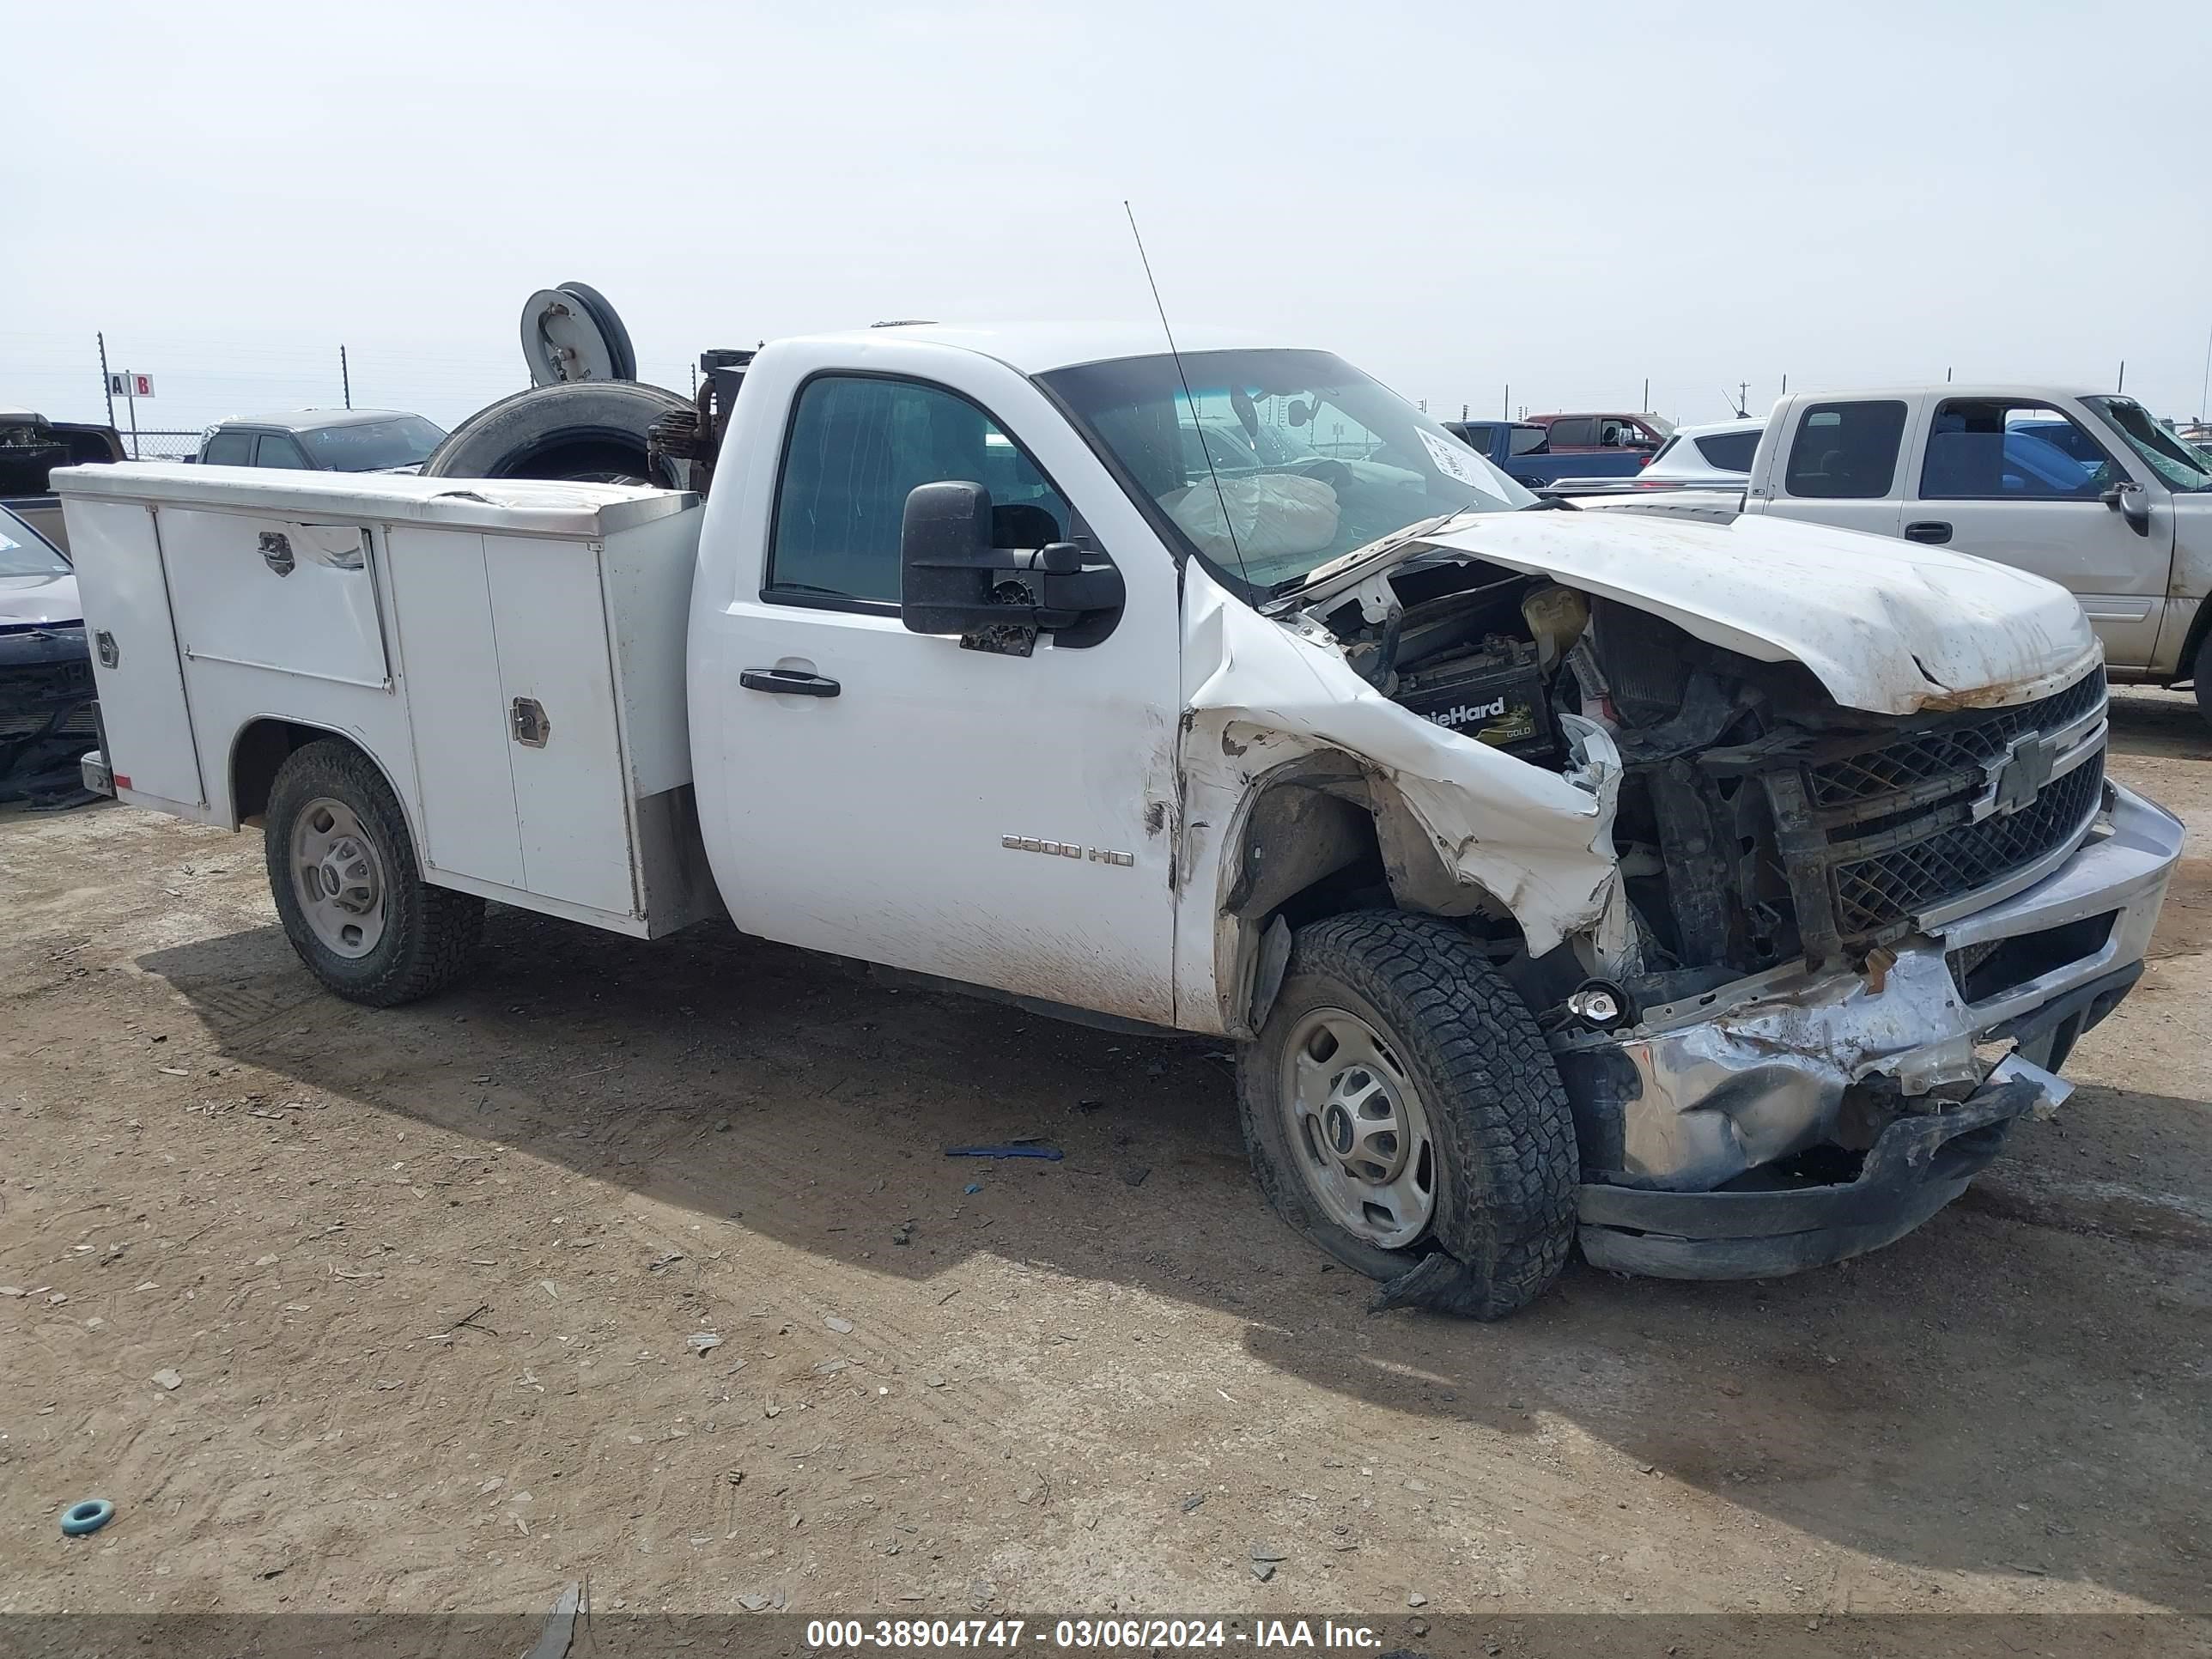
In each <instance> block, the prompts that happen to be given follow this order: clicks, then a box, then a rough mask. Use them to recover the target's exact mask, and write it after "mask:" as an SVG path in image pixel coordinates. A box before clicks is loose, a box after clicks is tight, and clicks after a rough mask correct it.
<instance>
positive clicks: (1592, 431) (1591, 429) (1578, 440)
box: [1552, 416, 1597, 449]
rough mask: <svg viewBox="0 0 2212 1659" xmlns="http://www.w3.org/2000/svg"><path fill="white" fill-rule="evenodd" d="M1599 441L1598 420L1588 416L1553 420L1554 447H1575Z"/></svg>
mask: <svg viewBox="0 0 2212 1659" xmlns="http://www.w3.org/2000/svg"><path fill="white" fill-rule="evenodd" d="M1596 441H1597V422H1595V421H1594V420H1592V419H1590V418H1589V416H1579V417H1577V419H1574V420H1571V421H1554V422H1552V447H1553V448H1554V449H1575V448H1578V447H1588V446H1589V445H1591V444H1594V443H1595V442H1596Z"/></svg>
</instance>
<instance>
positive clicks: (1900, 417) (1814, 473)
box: [1753, 398, 1905, 501]
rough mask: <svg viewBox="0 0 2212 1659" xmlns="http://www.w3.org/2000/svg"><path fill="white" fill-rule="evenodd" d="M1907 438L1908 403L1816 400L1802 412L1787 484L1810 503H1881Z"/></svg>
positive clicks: (1789, 488) (1791, 456)
mask: <svg viewBox="0 0 2212 1659" xmlns="http://www.w3.org/2000/svg"><path fill="white" fill-rule="evenodd" d="M1904 438H1905V404H1903V403H1902V402H1898V401H1892V400H1890V399H1887V398H1884V399H1881V400H1878V401H1875V402H1869V403H1853V404H1814V405H1813V406H1812V407H1811V408H1810V409H1808V410H1806V411H1805V412H1804V414H1802V416H1798V419H1797V435H1796V440H1795V441H1793V442H1792V443H1791V444H1790V466H1789V470H1788V471H1786V472H1785V473H1784V475H1783V488H1784V489H1787V490H1788V491H1789V492H1790V494H1791V495H1796V496H1800V497H1802V498H1804V499H1806V500H1808V501H1879V500H1881V497H1883V496H1884V495H1888V494H1889V486H1890V483H1891V482H1892V480H1893V479H1894V478H1895V477H1897V449H1898V446H1899V443H1901V442H1902V441H1904ZM1753 447H1754V448H1756V447H1757V446H1756V445H1754V446H1753Z"/></svg>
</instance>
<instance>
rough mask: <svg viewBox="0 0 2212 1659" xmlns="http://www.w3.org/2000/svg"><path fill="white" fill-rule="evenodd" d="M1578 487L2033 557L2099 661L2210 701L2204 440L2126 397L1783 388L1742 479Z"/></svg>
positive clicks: (1718, 515)
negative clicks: (1728, 486)
mask: <svg viewBox="0 0 2212 1659" xmlns="http://www.w3.org/2000/svg"><path fill="white" fill-rule="evenodd" d="M1583 505H1584V506H1586V507H1591V508H1600V509H1602V508H1613V509H1618V510H1623V511H1631V512H1638V513H1673V514H1677V515H1680V516H1683V517H1688V518H1695V519H1701V520H1707V521H1709V522H1713V523H1721V524H1726V523H1730V522H1732V521H1734V520H1735V519H1736V518H1737V516H1738V515H1739V514H1746V515H1762V516H1766V517H1771V518H1787V519H1798V520H1810V521H1813V522H1816V523H1820V524H1829V525H1835V526H1841V527H1843V528H1845V529H1850V530H1870V531H1873V532H1876V533H1877V534H1880V535H1884V536H1899V537H1902V538H1905V540H1907V541H1911V542H1917V543H1920V544H1923V545H1924V546H1930V547H1948V548H1952V549H1955V550H1959V551H1961V552H1966V553H1973V554H1978V555H1979V556H1982V557H1984V558H1987V559H1995V560H1996V561H1998V562H2000V563H2003V564H2010V565H2015V566H2018V567H2019V568H2021V569H2023V570H2032V571H2034V572H2035V573H2036V574H2039V575H2042V576H2047V577H2049V578H2050V579H2051V580H2053V581H2056V582H2057V583H2059V584H2060V585H2061V586H2064V587H2065V588H2067V589H2068V590H2069V592H2072V593H2073V594H2074V596H2075V598H2076V599H2079V600H2080V601H2081V608H2082V610H2083V611H2085V612H2087V616H2088V618H2089V622H2090V623H2091V625H2092V626H2093V628H2094V629H2096V631H2097V635H2098V637H2099V638H2100V640H2101V641H2103V642H2104V647H2105V659H2106V672H2107V673H2108V674H2109V675H2110V676H2111V677H2112V678H2113V679H2114V680H2118V681H2126V682H2131V683H2136V684H2152V685H2193V686H2194V687H2195V688H2196V691H2197V703H2198V705H2199V707H2201V708H2203V710H2204V712H2205V714H2206V717H2207V718H2208V719H2212V605H2208V604H2206V603H2205V600H2204V595H2205V593H2206V592H2207V590H2208V588H2212V457H2207V456H2206V455H2205V453H2203V451H2201V450H2198V449H2196V448H2193V447H2191V446H2190V445H2188V444H2185V443H2184V442H2183V441H2181V440H2180V439H2179V437H2177V436H2175V435H2174V434H2173V433H2172V432H2171V431H2169V430H2167V428H2166V426H2165V425H2164V424H2163V423H2162V422H2160V421H2159V420H2158V419H2157V418H2156V417H2155V416H2153V415H2152V414H2151V413H2150V411H2149V410H2147V409H2145V408H2144V407H2143V406H2142V404H2139V403H2137V402H2136V401H2135V399H2133V398H2124V397H2121V396H2118V394H2116V393H2110V392H2080V391H2069V390H2062V389H2059V388H2057V387H2052V386H1953V385H1943V386H1906V387H1902V388H1899V389H1898V390H1894V391H1875V392H1803V393H1792V394H1791V395H1790V396H1789V397H1787V398H1783V399H1782V400H1781V401H1780V402H1779V403H1778V404H1775V406H1774V411H1773V413H1772V414H1771V416H1769V417H1768V419H1767V425H1766V430H1765V434H1764V435H1763V436H1762V437H1761V438H1760V440H1759V451H1758V453H1757V454H1756V455H1754V456H1753V459H1752V468H1751V477H1750V480H1749V483H1748V485H1747V488H1746V489H1743V490H1742V491H1740V492H1738V491H1733V490H1731V491H1728V492H1726V493H1723V492H1720V491H1715V490H1668V491H1661V490H1652V491H1648V492H1645V491H1638V492H1636V493H1635V494H1634V495H1632V496H1629V497H1616V496H1609V495H1599V496H1592V497H1589V499H1587V500H1585V501H1583Z"/></svg>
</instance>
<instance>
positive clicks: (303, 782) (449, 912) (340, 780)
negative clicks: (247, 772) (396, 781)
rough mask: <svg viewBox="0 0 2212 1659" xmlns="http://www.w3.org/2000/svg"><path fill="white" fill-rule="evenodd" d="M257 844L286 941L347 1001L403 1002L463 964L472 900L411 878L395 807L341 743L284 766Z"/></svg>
mask: <svg viewBox="0 0 2212 1659" xmlns="http://www.w3.org/2000/svg"><path fill="white" fill-rule="evenodd" d="M263 842H264V849H265V851H266V854H267V857H268V862H269V890H270V896H272V897H274V898H275V899H276V915H277V917H278V919H279V920H280V921H283V924H284V934H285V937H286V938H288V939H290V940H291V941H292V948H293V949H294V950H295V951H298V952H299V955H300V960H301V961H302V962H304V963H307V968H308V970H309V971H310V972H312V973H313V975H314V976H315V977H316V978H317V979H319V980H320V981H322V982H323V983H324V984H325V986H327V987H329V988H330V989H331V990H333V991H335V992H337V994H338V995H340V996H342V997H344V998H345V999H346V1000H349V1001H351V1002H362V1003H367V1004H368V1005H369V1006H372V1007H379V1008H387V1007H391V1006H393V1005H394V1004H397V1003H402V1002H412V1001H414V1000H416V998H418V997H426V996H428V995H429V994H431V993H432V992H434V991H437V990H441V989H443V988H444V987H446V986H447V985H448V984H450V983H452V982H453V980H454V979H455V978H457V977H458V976H459V975H460V973H461V971H462V969H465V967H466V966H467V965H468V960H469V957H470V956H471V954H472V953H473V952H474V951H475V950H476V945H477V939H478V937H479V936H480V935H481V934H482V933H483V900H482V899H480V898H477V897H474V896H471V895H469V894H466V893H456V892H454V891H453V890H451V889H450V888H445V887H433V886H431V885H430V884H428V882H426V881H424V880H423V879H422V870H421V868H420V867H419V866H417V865H416V860H415V844H414V842H413V840H412V838H411V837H410V836H409V835H408V833H407V819H406V817H405V815H404V813H402V812H401V811H400V810H399V802H398V799H397V798H396V797H395V796H394V795H393V794H392V788H391V786H390V785H389V784H387V783H386V782H385V781H384V775H383V774H382V773H381V772H380V771H378V770H377V769H376V767H375V766H374V764H373V763H371V762H370V761H369V759H368V757H367V756H366V755H364V754H362V752H361V750H358V749H356V748H355V747H354V746H353V745H352V744H349V743H343V742H339V741H337V739H335V738H325V739H324V740H322V741H320V742H318V743H311V744H307V746H306V747H305V748H303V749H300V750H295V751H294V753H293V754H292V755H291V756H290V757H289V758H288V759H286V761H285V762H284V764H283V766H282V767H281V768H279V769H278V770H277V773H276V781H275V783H274V784H272V785H271V786H270V791H269V811H268V815H267V819H266V827H265V829H264V831H263Z"/></svg>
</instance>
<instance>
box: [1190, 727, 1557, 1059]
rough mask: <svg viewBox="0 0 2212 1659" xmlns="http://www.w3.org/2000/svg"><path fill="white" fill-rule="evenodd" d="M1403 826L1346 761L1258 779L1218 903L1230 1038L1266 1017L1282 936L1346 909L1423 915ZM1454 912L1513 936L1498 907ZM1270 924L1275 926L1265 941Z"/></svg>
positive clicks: (1421, 888)
mask: <svg viewBox="0 0 2212 1659" xmlns="http://www.w3.org/2000/svg"><path fill="white" fill-rule="evenodd" d="M1401 820H1403V821H1404V822H1401ZM1408 823H1410V820H1409V819H1408V818H1407V813H1406V811H1405V809H1404V806H1403V804H1402V803H1401V802H1400V801H1399V800H1398V799H1396V798H1395V796H1392V797H1390V798H1389V799H1385V800H1383V801H1382V802H1381V803H1379V805H1378V803H1377V802H1376V799H1375V796H1374V792H1373V788H1372V787H1371V786H1370V782H1369V780H1368V778H1367V775H1366V774H1365V773H1364V771H1363V770H1362V769H1360V767H1359V766H1358V763H1356V762H1353V761H1352V759H1351V758H1350V757H1348V756H1314V757H1306V758H1304V759H1303V760H1299V761H1294V762H1292V763H1290V764H1289V765H1288V766H1286V767H1284V768H1282V769H1279V771H1277V772H1276V773H1275V774H1274V775H1273V776H1271V777H1269V778H1267V779H1265V780H1263V781H1261V787H1260V789H1259V791H1258V793H1255V796H1254V798H1253V800H1252V803H1251V805H1250V806H1249V808H1248V809H1247V810H1246V811H1245V814H1244V819H1243V823H1242V825H1241V826H1240V827H1239V829H1238V830H1237V836H1236V837H1235V841H1234V843H1233V845H1232V847H1231V856H1232V858H1233V860H1234V861H1233V863H1232V864H1231V867H1230V869H1229V871H1228V872H1227V874H1228V880H1227V883H1226V884H1225V898H1224V900H1223V903H1222V907H1221V908H1222V919H1223V921H1224V922H1225V923H1226V924H1228V926H1227V927H1226V928H1225V930H1224V933H1222V934H1218V935H1217V939H1219V940H1220V942H1221V944H1222V945H1226V947H1227V948H1226V951H1225V958H1224V960H1223V980H1222V983H1223V984H1224V986H1225V987H1226V988H1227V993H1228V994H1227V996H1226V998H1225V1006H1224V1008H1223V1014H1224V1024H1225V1029H1226V1030H1228V1032H1229V1034H1230V1035H1231V1036H1249V1035H1250V1034H1251V1032H1252V1031H1253V1030H1255V1029H1256V1027H1257V1026H1258V1024H1260V1023H1261V1021H1263V1020H1264V1019H1265V1018H1266V1017H1267V1006H1268V1005H1270V1004H1271V1003H1272V1002H1273V1000H1274V994H1275V991H1276V990H1277V988H1278V987H1279V985H1280V982H1281V974H1282V969H1283V965H1284V963H1285V959H1286V957H1287V952H1288V937H1289V932H1288V930H1290V929H1294V928H1298V927H1305V926H1306V925H1308V924H1309V923H1310V922H1314V921H1319V920H1321V919H1322V917H1323V916H1329V915H1338V914H1340V913H1341V912H1345V911H1350V910H1367V909H1392V908H1395V909H1400V910H1405V911H1408V912H1413V913H1423V912H1426V911H1427V910H1428V908H1429V907H1428V905H1427V904H1426V903H1425V902H1423V899H1424V896H1425V890H1426V887H1425V876H1426V872H1424V871H1422V870H1419V869H1416V868H1414V867H1413V866H1411V865H1410V864H1409V851H1408V848H1407V845H1406V843H1407V842H1408V841H1409V840H1410V839H1411V838H1412V837H1411V836H1410V833H1409V830H1408V828H1407V825H1408ZM1394 846H1395V848H1397V851H1396V853H1395V856H1394V853H1393V848H1394ZM1432 885H1433V881H1432V880H1429V881H1427V882H1426V886H1432ZM1460 908H1461V909H1462V910H1471V911H1475V912H1479V914H1480V916H1481V917H1482V918H1483V920H1482V921H1480V923H1478V924H1475V925H1477V926H1479V927H1482V928H1484V929H1486V930H1489V931H1491V932H1492V933H1495V934H1496V935H1497V936H1498V937H1499V938H1510V939H1518V938H1519V937H1520V928H1519V927H1518V925H1517V924H1516V922H1515V921H1514V920H1513V918H1512V915H1511V913H1510V911H1509V910H1508V909H1507V908H1506V907H1505V906H1504V905H1503V904H1502V903H1498V902H1493V901H1488V900H1485V901H1484V902H1481V903H1480V904H1475V905H1468V904H1467V903H1465V902H1463V901H1462V905H1461V906H1460ZM1278 922H1280V923H1282V924H1283V925H1284V926H1283V930H1282V931H1281V932H1280V933H1279V936H1278V937H1276V939H1275V940H1274V943H1273V945H1270V943H1269V940H1270V936H1271V935H1277V934H1278V930H1277V927H1276V924H1277V923H1278Z"/></svg>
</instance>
